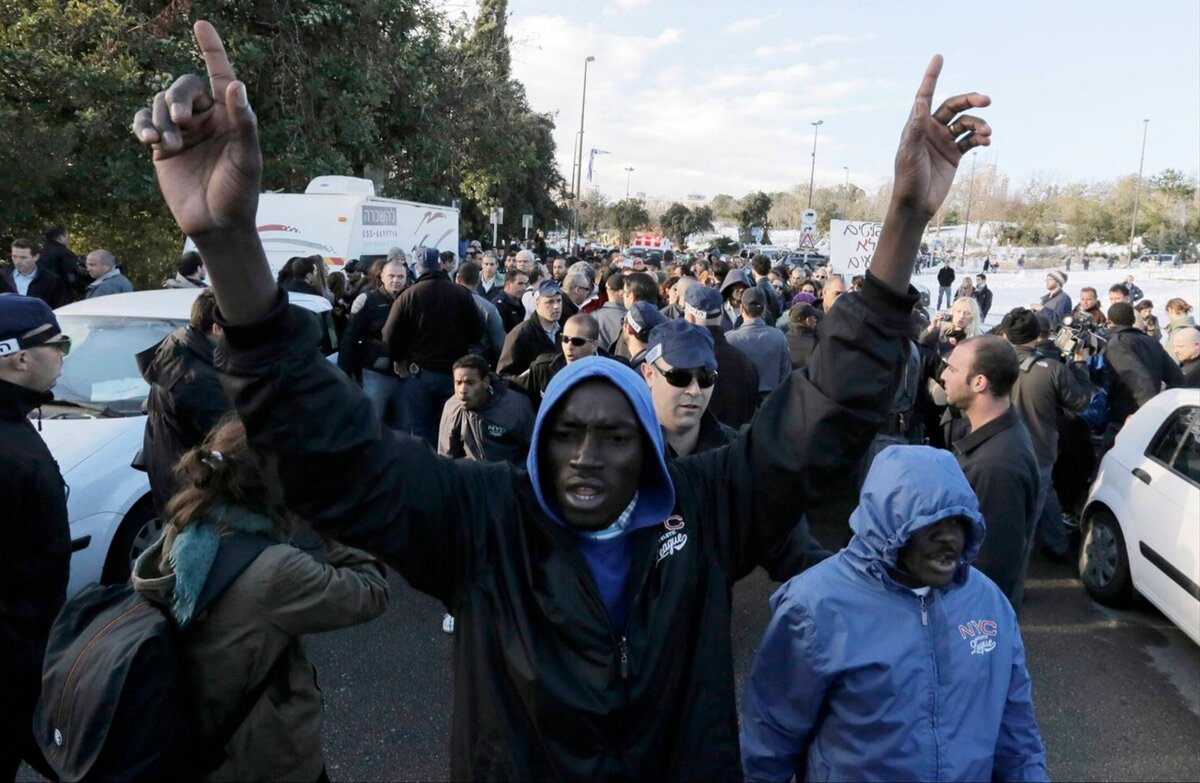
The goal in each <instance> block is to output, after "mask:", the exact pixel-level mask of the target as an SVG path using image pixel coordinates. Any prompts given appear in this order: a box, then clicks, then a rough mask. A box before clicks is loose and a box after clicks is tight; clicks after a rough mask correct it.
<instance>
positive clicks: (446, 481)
mask: <svg viewBox="0 0 1200 783" xmlns="http://www.w3.org/2000/svg"><path fill="white" fill-rule="evenodd" d="M196 36H197V38H198V39H199V43H200V45H201V48H202V49H203V51H204V52H205V57H206V63H207V65H208V67H209V68H210V77H211V88H210V86H209V85H206V84H204V83H203V82H202V81H200V80H198V79H195V78H194V77H181V78H180V79H179V80H177V81H176V82H175V84H174V85H172V86H171V87H170V88H169V90H168V91H167V95H166V96H159V98H158V100H159V102H163V101H165V102H166V103H167V104H171V103H176V102H182V103H184V104H185V105H187V106H189V107H191V111H190V112H188V113H186V114H187V116H186V117H182V116H181V117H180V118H179V124H178V125H177V124H176V123H175V121H174V120H173V119H171V117H170V115H169V114H164V113H163V112H157V113H153V112H151V110H149V109H143V110H141V111H139V113H138V115H137V116H136V118H135V120H134V133H135V135H136V137H137V138H138V139H139V140H140V141H141V142H142V143H143V144H145V145H147V146H150V145H154V146H155V156H154V157H155V161H154V163H155V168H156V172H157V175H158V177H159V181H160V186H161V189H162V191H163V193H164V195H165V196H166V198H167V200H168V206H169V207H170V208H171V211H172V214H173V215H175V217H176V219H177V221H178V222H179V224H180V225H179V228H180V230H181V231H182V232H183V233H185V234H186V235H188V236H191V237H194V238H196V240H197V242H198V243H200V245H201V247H200V252H201V253H202V254H203V255H204V258H205V260H206V263H207V265H208V269H209V274H210V277H211V279H212V282H213V287H214V288H215V289H216V292H217V298H218V301H219V302H220V305H221V313H222V317H223V321H222V326H223V328H224V330H225V333H224V336H223V340H222V344H221V350H220V353H219V356H220V362H221V370H222V373H223V375H222V382H223V383H224V384H225V386H226V389H227V391H229V392H230V393H231V396H232V399H233V400H234V403H235V406H236V407H237V409H238V412H239V414H240V416H241V418H242V420H243V421H245V422H246V427H247V434H248V436H249V439H250V442H251V443H252V444H254V446H255V447H256V448H260V449H263V450H264V451H266V452H267V453H270V454H274V455H275V456H276V457H277V458H279V459H281V460H282V461H283V462H285V463H286V464H287V465H288V466H289V470H287V471H284V472H283V473H284V475H283V476H281V482H282V490H283V493H284V496H285V500H286V503H287V505H288V507H289V508H290V509H292V510H294V511H295V512H296V513H297V514H298V515H299V516H301V517H302V518H304V519H306V520H308V521H310V522H311V523H312V525H313V527H314V528H315V529H317V530H318V531H321V532H324V533H327V534H329V535H330V536H331V537H334V538H336V539H338V540H340V541H344V542H346V543H351V544H357V545H359V546H364V547H365V548H366V549H369V550H372V551H374V552H376V553H378V554H379V555H381V556H382V558H383V559H384V560H385V561H387V562H388V563H389V564H390V565H392V566H393V567H395V568H396V569H397V570H398V571H399V572H400V573H401V574H402V575H403V576H404V577H405V578H406V579H407V580H408V581H409V582H410V583H411V584H412V585H413V586H414V587H416V588H417V589H419V590H422V591H423V592H426V593H428V594H430V595H432V596H434V597H436V598H437V599H438V600H440V601H441V602H442V603H443V604H444V605H445V606H446V608H447V609H449V610H451V611H452V612H453V614H454V615H455V617H456V619H457V623H456V628H455V636H456V643H455V645H454V656H455V657H454V666H455V674H454V678H453V679H454V684H455V689H456V697H455V700H454V703H455V714H454V717H453V729H452V732H453V736H452V739H451V748H452V750H451V770H450V776H451V777H453V778H455V779H480V780H483V779H541V778H572V779H590V780H612V779H630V780H643V779H671V780H727V779H737V778H739V777H740V775H741V766H740V759H739V751H738V738H737V715H736V707H735V699H734V677H733V654H732V639H731V636H730V622H731V617H732V611H733V606H732V598H731V594H732V591H731V585H732V584H733V583H734V582H736V581H737V580H738V579H739V578H741V577H742V576H744V575H745V574H747V573H749V571H750V570H752V569H753V568H754V567H755V565H757V564H758V563H760V562H761V561H762V559H763V557H764V555H765V553H767V552H769V550H770V549H771V547H772V546H773V545H775V543H776V542H777V541H779V540H780V539H781V538H782V537H783V536H784V535H786V533H788V532H789V531H790V530H791V528H792V527H793V524H792V523H793V522H794V520H795V519H796V518H797V516H798V514H799V513H801V512H802V511H803V509H804V508H805V507H806V506H807V505H808V503H810V502H811V501H812V500H813V499H814V497H815V496H816V494H817V493H818V492H819V488H820V487H821V485H822V483H823V481H824V480H826V479H827V478H828V477H829V476H831V475H835V474H842V473H844V472H845V471H846V470H847V468H848V467H849V466H850V465H852V464H853V463H854V461H855V460H856V459H857V457H858V455H859V454H860V453H861V452H862V450H863V449H864V448H865V446H866V444H867V442H868V441H869V440H870V438H871V435H872V433H873V431H874V430H875V428H876V427H878V426H879V424H880V423H881V421H882V418H883V411H884V409H885V407H886V406H887V404H888V402H889V400H890V397H891V387H892V385H893V383H894V378H895V376H896V375H897V373H898V370H899V365H900V359H901V356H900V348H901V346H902V344H903V337H904V336H905V335H906V334H907V332H908V330H909V319H910V316H909V312H910V310H911V309H912V307H913V305H914V304H915V303H916V302H917V301H918V297H917V294H916V292H915V290H913V289H912V287H911V286H910V285H909V282H910V279H911V275H912V267H913V265H912V259H913V258H914V257H915V256H916V251H917V245H918V244H919V240H920V237H921V235H922V232H923V231H924V229H925V225H926V223H927V222H928V220H929V219H930V217H931V216H932V215H934V214H935V213H936V212H937V210H938V209H940V207H941V204H942V202H943V201H944V199H945V197H946V194H947V193H948V192H949V189H950V185H951V183H952V182H953V179H954V174H955V171H956V168H957V165H958V163H959V161H960V160H961V158H962V155H963V154H964V153H966V152H968V151H969V150H970V149H972V148H974V147H978V146H982V145H986V144H988V143H989V142H990V136H991V129H990V128H989V127H988V126H987V125H986V124H984V123H983V122H982V121H981V120H980V121H975V124H976V130H975V132H974V133H971V134H966V135H964V136H963V137H962V138H961V139H958V140H956V137H955V135H954V133H953V131H952V130H950V129H949V128H948V127H947V123H950V125H951V126H953V121H954V118H955V117H956V116H958V114H959V113H960V112H963V111H966V110H969V109H972V108H974V107H981V106H986V105H987V104H988V103H989V99H988V98H986V97H985V96H982V95H980V94H978V93H970V94H966V95H960V96H956V97H953V98H950V99H949V100H947V101H946V102H944V103H942V104H941V105H940V106H938V108H937V109H936V110H933V111H931V110H930V109H931V106H932V97H933V92H934V89H935V87H936V84H937V78H938V75H939V74H940V72H941V58H940V57H935V58H934V59H933V60H932V61H931V63H930V66H929V68H928V69H927V71H926V73H925V77H924V79H923V80H922V83H921V87H920V89H919V91H918V94H917V98H916V100H915V101H914V104H913V111H912V114H911V116H910V118H909V119H908V120H907V121H906V123H905V127H904V133H903V136H902V139H901V143H900V150H899V152H898V153H897V155H896V176H895V179H896V185H895V187H894V188H893V190H892V199H891V203H890V205H889V208H888V213H887V214H888V217H887V219H886V220H885V221H884V228H883V229H882V231H881V232H880V235H879V238H878V243H877V245H876V250H875V255H874V258H873V260H872V263H871V270H870V272H869V273H868V275H867V278H866V281H865V283H864V284H863V289H862V291H861V292H859V293H855V294H850V295H848V296H846V297H845V298H844V299H843V300H842V302H841V303H840V304H839V305H838V307H836V308H834V310H833V312H832V313H831V314H830V315H829V317H828V318H827V319H826V321H825V322H824V324H823V327H822V329H823V331H822V341H823V342H822V344H821V346H820V347H819V348H818V350H817V354H816V356H814V357H813V360H812V361H811V362H810V365H809V368H808V370H807V371H806V372H804V373H794V374H792V376H790V378H789V379H788V381H786V382H785V383H784V384H783V385H782V386H780V387H779V388H778V389H777V390H776V392H775V393H774V394H772V395H771V396H770V397H769V398H768V399H767V401H766V403H765V404H764V405H763V407H762V409H761V410H760V411H759V412H758V414H757V416H756V417H755V419H754V421H753V422H752V424H751V425H750V428H749V430H748V431H747V432H746V433H744V434H742V435H740V436H739V437H738V438H736V439H735V440H734V442H733V443H731V444H729V445H728V446H725V447H723V448H720V449H718V450H716V451H713V452H708V453H706V454H699V455H695V456H693V457H691V458H688V459H682V460H679V461H677V462H674V463H672V464H670V465H667V464H666V463H665V460H664V458H663V443H662V433H661V430H660V428H659V426H658V422H657V419H656V417H655V414H654V408H653V403H652V401H651V400H650V392H649V390H648V389H647V388H646V384H645V382H644V380H643V379H642V378H640V377H638V376H637V375H636V374H634V373H633V371H631V370H629V369H628V368H624V367H622V366H621V365H619V364H617V363H615V362H610V361H606V360H603V359H600V358H597V357H591V358H587V359H582V360H580V361H579V362H576V363H575V364H574V365H572V366H571V367H568V368H567V369H565V370H563V371H562V373H560V374H559V376H558V377H557V378H556V379H555V380H554V382H552V383H551V384H550V387H549V388H548V389H547V397H546V399H545V401H544V403H543V407H542V411H541V414H540V415H539V417H538V419H537V420H536V422H535V425H534V433H533V438H532V445H531V448H530V453H529V457H528V460H527V462H526V466H525V469H524V470H520V469H516V468H512V467H509V466H504V465H494V464H493V465H486V464H480V463H476V462H471V461H464V460H446V459H441V458H437V457H436V456H435V455H433V454H431V453H430V452H429V450H428V449H424V448H419V447H417V444H416V443H415V442H414V441H413V440H412V439H411V438H408V437H406V436H404V435H400V434H397V433H391V432H385V431H383V430H382V429H381V428H380V427H379V425H378V423H377V422H376V421H375V420H374V414H373V412H372V411H371V409H370V407H369V405H368V403H367V401H366V400H365V399H363V398H362V396H361V394H360V393H359V392H358V390H357V389H355V388H354V386H353V385H352V384H349V383H346V380H345V376H344V375H343V374H342V373H340V372H338V371H336V369H335V368H332V367H330V365H329V363H328V362H327V361H325V360H324V359H323V358H322V357H321V356H320V354H319V352H317V351H315V350H313V348H312V346H311V344H309V343H308V341H307V339H306V338H305V334H306V332H307V331H309V330H311V328H312V327H313V326H314V324H313V319H312V318H311V317H310V316H307V315H305V314H303V313H300V312H298V311H296V310H295V309H294V308H288V307H286V306H285V305H284V304H283V302H282V301H281V299H280V295H279V292H278V289H277V287H276V286H275V285H274V282H273V281H272V279H271V276H270V273H269V267H268V265H267V262H266V257H265V253H263V251H262V248H261V245H260V243H259V240H258V235H257V232H256V230H255V224H254V215H255V212H256V200H257V197H258V193H259V191H260V189H261V188H260V180H261V168H262V159H261V149H260V147H259V145H258V130H257V123H256V121H255V117H254V114H253V110H252V109H251V108H250V106H249V102H248V99H247V97H246V95H247V93H246V85H244V84H242V83H240V82H236V81H232V74H233V70H232V66H231V65H230V63H229V61H228V58H227V56H226V55H225V51H224V48H223V46H222V44H221V42H220V38H219V37H218V36H217V34H216V31H215V30H214V29H213V28H212V26H211V25H209V24H207V23H205V22H198V23H197V24H196ZM210 90H211V91H210ZM214 94H215V95H216V96H217V97H216V99H215V100H214V97H213V95H214ZM156 122H157V125H156V124H155V123H156ZM180 125H182V127H180ZM182 136H186V137H187V138H188V139H189V143H188V145H187V146H183V145H181V144H179V143H177V139H178V138H181V137H182ZM213 161H215V162H213ZM235 172H237V176H239V177H240V178H241V179H240V183H241V185H242V186H241V187H233V188H217V187H214V183H215V182H217V181H227V178H229V177H233V176H234V175H235V174H234V173H235ZM197 192H205V193H207V194H208V195H209V198H208V199H206V200H196V199H193V198H192V197H191V195H192V194H194V193H197ZM218 227H219V228H220V230H216V229H217V228H218ZM298 408H302V409H304V410H307V411H315V412H325V413H323V415H321V414H318V415H313V416H306V417H303V418H301V417H297V416H295V415H294V411H295V410H297V409H298ZM828 433H837V434H838V438H839V442H838V443H837V446H838V447H836V448H832V447H828V446H827V445H826V444H825V443H823V442H822V439H823V438H824V437H827V434H828ZM330 485H333V486H336V487H337V488H338V491H337V492H329V491H328V488H329V486H330ZM768 488H769V491H768ZM696 607H703V608H704V611H696ZM564 619H566V620H568V621H564ZM531 673H536V676H531Z"/></svg>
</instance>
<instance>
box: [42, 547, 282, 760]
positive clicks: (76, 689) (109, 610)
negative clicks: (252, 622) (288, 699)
mask: <svg viewBox="0 0 1200 783" xmlns="http://www.w3.org/2000/svg"><path fill="white" fill-rule="evenodd" d="M277 543H279V542H278V541H274V540H272V539H270V538H267V537H265V536H260V535H249V534H245V533H237V534H234V535H232V536H229V537H226V538H222V539H221V546H220V549H219V550H218V552H217V557H216V560H215V561H214V562H213V565H212V569H211V570H210V572H209V575H208V579H207V580H206V581H205V583H204V589H203V590H202V591H201V593H200V596H199V598H198V599H197V602H196V608H195V612H194V614H193V616H194V617H198V616H199V615H200V613H201V612H203V611H204V609H205V608H206V607H207V606H208V605H210V604H211V603H212V601H213V600H214V599H216V597H217V596H219V595H220V594H221V593H222V592H223V591H224V590H225V588H227V587H229V586H230V585H231V584H232V583H233V582H234V580H235V579H237V577H238V576H239V575H240V574H241V573H242V572H243V571H244V570H246V568H247V567H248V566H249V565H250V564H251V563H252V562H254V560H255V558H257V557H258V556H259V554H261V553H262V551H263V550H264V549H266V548H267V547H269V546H271V545H273V544H277ZM186 633H187V631H186V630H181V629H180V628H179V627H178V626H177V625H176V624H175V621H174V620H173V619H172V618H171V617H170V615H169V614H168V613H167V612H165V611H163V609H162V608H161V607H159V606H158V605H157V604H153V603H151V602H149V601H147V600H146V599H145V598H144V597H142V596H141V595H140V594H139V593H137V592H136V591H135V590H134V589H133V587H132V586H130V585H129V584H124V585H113V586H109V587H105V586H102V585H98V584H93V585H89V586H87V587H86V588H84V589H83V590H81V591H80V592H79V593H78V594H77V595H76V596H75V597H74V598H72V599H71V600H70V601H68V602H67V603H66V605H64V606H63V608H62V611H61V612H60V613H59V615H58V618H57V619H56V620H55V621H54V625H53V627H52V628H51V629H50V639H49V643H48V644H47V647H46V658H45V662H44V664H43V667H42V695H41V700H40V701H39V703H38V706H37V711H36V712H35V713H34V718H33V731H34V736H35V738H36V739H37V742H38V745H39V747H40V748H41V750H42V753H43V755H44V756H45V758H46V761H47V762H48V763H49V765H50V767H51V768H52V769H53V770H54V771H55V772H56V773H57V775H58V779H59V780H61V781H79V780H87V781H136V780H172V781H186V780H197V779H199V778H201V777H203V776H204V775H206V774H208V773H210V772H212V771H213V770H215V769H217V768H218V767H219V766H220V765H221V764H222V763H223V762H224V760H225V753H224V748H225V745H226V744H228V742H229V740H230V739H231V738H232V737H233V735H234V733H235V732H236V731H237V730H238V728H239V727H240V726H241V725H242V723H243V722H244V721H245V719H246V716H247V715H249V713H250V710H251V709H252V708H253V707H254V705H255V704H256V703H257V702H258V700H259V699H260V698H261V697H262V695H263V692H264V691H265V690H266V687H267V684H268V683H270V682H271V681H272V680H273V679H274V675H276V674H277V670H278V669H279V668H280V666H282V665H284V664H285V663H286V653H285V654H282V655H280V656H279V658H278V659H277V660H276V661H275V663H274V665H273V666H272V667H271V671H270V672H269V673H268V675H267V677H265V678H264V679H263V681H262V682H261V683H259V684H258V686H257V687H256V688H254V690H252V691H251V692H250V693H249V694H248V695H247V696H246V697H245V698H244V699H243V700H242V702H241V703H240V704H239V705H238V708H237V709H236V710H235V711H234V712H233V714H231V715H230V716H229V717H228V718H227V719H226V720H225V721H224V722H223V723H222V724H221V726H220V727H219V729H218V731H217V732H216V733H215V734H214V736H213V737H212V739H211V740H210V741H208V742H207V743H205V742H202V741H201V740H200V739H199V732H198V730H197V728H196V725H195V721H194V718H193V714H194V713H193V700H192V697H191V688H190V686H189V684H188V682H187V679H186V675H185V674H184V670H183V667H182V639H183V637H184V636H185V635H186Z"/></svg>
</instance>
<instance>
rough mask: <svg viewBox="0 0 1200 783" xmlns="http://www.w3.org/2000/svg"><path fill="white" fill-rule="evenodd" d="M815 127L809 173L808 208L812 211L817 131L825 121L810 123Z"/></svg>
mask: <svg viewBox="0 0 1200 783" xmlns="http://www.w3.org/2000/svg"><path fill="white" fill-rule="evenodd" d="M809 124H810V125H812V126H813V151H812V168H811V169H809V172H808V208H809V209H812V191H813V176H814V175H815V174H816V173H817V130H818V129H819V128H820V127H821V126H822V125H824V124H825V120H817V121H816V122H813V123H809Z"/></svg>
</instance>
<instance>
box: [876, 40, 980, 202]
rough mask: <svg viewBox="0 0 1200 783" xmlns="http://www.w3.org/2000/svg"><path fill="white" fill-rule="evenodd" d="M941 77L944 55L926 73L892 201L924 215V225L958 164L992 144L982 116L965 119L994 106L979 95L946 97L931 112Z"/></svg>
mask: <svg viewBox="0 0 1200 783" xmlns="http://www.w3.org/2000/svg"><path fill="white" fill-rule="evenodd" d="M941 73H942V56H941V55H940V54H937V55H934V56H933V59H932V60H930V61H929V67H928V68H926V69H925V76H924V78H922V79H921V86H920V87H919V88H918V89H917V96H916V99H915V100H914V101H913V108H912V113H911V114H909V117H908V122H907V123H906V124H905V126H904V133H903V134H902V135H901V136H900V148H899V149H898V150H897V151H896V182H895V185H894V187H893V190H892V202H893V205H894V206H895V207H898V208H900V209H902V210H906V211H912V212H915V213H916V214H917V215H924V216H925V219H926V221H928V220H929V218H932V217H933V215H934V213H935V212H937V211H938V209H939V208H940V207H941V206H942V202H943V201H945V199H946V195H947V194H948V193H949V192H950V185H951V184H953V182H954V174H955V172H956V171H957V170H958V162H959V161H960V160H962V157H963V155H964V154H965V153H966V152H967V151H969V150H971V149H974V148H975V147H986V146H987V145H989V144H991V143H992V128H991V126H989V125H988V124H987V123H986V122H984V121H983V120H982V119H980V118H979V117H976V116H973V115H970V114H962V112H965V111H969V110H971V109H977V108H981V107H983V106H988V105H990V104H991V102H992V99H991V98H989V97H988V96H986V95H982V94H980V93H977V92H969V93H965V94H963V95H955V96H954V97H952V98H947V99H946V100H945V101H943V102H942V104H941V105H940V106H938V108H937V111H934V112H931V111H930V107H931V106H932V105H933V92H934V90H935V89H936V88H937V81H938V77H939V76H940V75H941Z"/></svg>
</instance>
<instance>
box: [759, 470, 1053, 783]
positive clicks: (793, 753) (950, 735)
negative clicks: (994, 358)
mask: <svg viewBox="0 0 1200 783" xmlns="http://www.w3.org/2000/svg"><path fill="white" fill-rule="evenodd" d="M850 525H851V527H852V528H853V530H854V538H853V539H851V541H850V544H849V545H848V546H847V547H846V548H845V549H843V550H842V551H841V552H839V553H838V554H836V555H834V556H833V557H832V558H829V559H828V560H825V561H824V562H822V563H821V564H819V565H816V566H814V567H812V568H810V569H809V570H807V571H805V572H804V573H802V574H800V575H799V576H797V577H795V578H793V579H792V580H791V581H789V582H788V583H787V584H785V585H784V586H783V587H781V588H780V589H779V590H778V591H777V592H776V593H775V595H774V596H772V597H771V605H772V607H773V609H774V616H773V617H772V619H771V623H770V625H768V626H767V632H766V635H765V636H764V638H763V641H762V645H761V646H760V647H759V649H758V654H757V656H756V657H755V660H754V668H753V670H752V671H751V674H750V679H749V681H748V682H747V684H746V691H745V694H744V695H743V698H742V729H741V740H742V765H743V768H744V771H745V775H746V779H747V780H778V781H786V780H790V779H791V778H792V776H793V775H796V776H797V777H798V779H800V780H931V781H932V780H997V781H1044V780H1049V778H1048V777H1047V775H1046V751H1045V748H1044V747H1043V745H1042V738H1041V734H1040V733H1039V732H1038V727H1037V719H1036V718H1035V717H1034V714H1033V702H1032V693H1031V687H1030V680H1029V671H1028V670H1027V669H1026V668H1025V648H1024V645H1023V644H1022V642H1021V633H1020V631H1019V630H1018V628H1017V618H1016V615H1015V613H1014V612H1013V609H1012V606H1011V605H1010V604H1009V602H1008V599H1006V598H1005V597H1004V594H1003V593H1002V592H1000V588H998V587H996V585H995V584H994V583H993V582H992V581H991V580H990V579H988V578H987V577H986V576H984V575H983V574H982V573H980V572H979V571H977V570H975V569H974V568H972V567H971V565H970V563H971V560H972V559H973V558H974V557H975V555H976V554H978V552H979V546H980V544H981V543H982V542H983V536H984V532H985V528H984V522H983V517H982V516H981V515H980V513H979V505H978V501H977V500H976V498H975V493H974V492H972V491H971V487H970V485H969V484H968V483H967V480H966V477H965V476H963V473H962V471H961V470H960V469H959V467H958V465H957V463H956V462H955V460H954V457H953V456H951V455H950V454H949V453H947V452H945V451H941V450H938V449H934V448H930V447H928V446H890V447H888V448H886V449H884V450H883V451H882V452H880V454H879V456H877V457H876V458H875V461H874V463H872V465H871V470H870V472H869V473H868V474H867V480H866V482H865V483H864V485H863V489H862V494H861V500H860V503H859V506H858V508H857V509H856V510H855V512H854V515H853V516H852V517H851V519H850Z"/></svg>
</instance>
